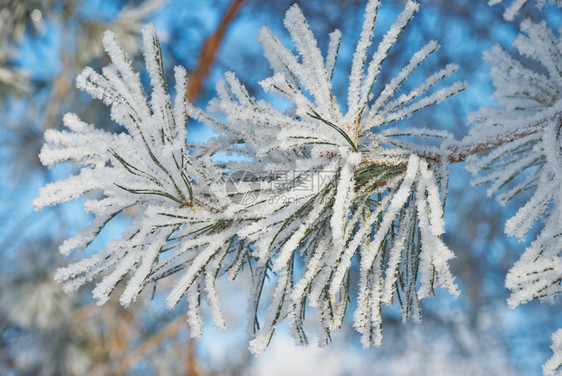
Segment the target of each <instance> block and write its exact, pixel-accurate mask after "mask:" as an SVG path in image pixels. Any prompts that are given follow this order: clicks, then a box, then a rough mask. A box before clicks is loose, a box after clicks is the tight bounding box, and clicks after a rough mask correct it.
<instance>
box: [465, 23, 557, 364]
mask: <svg viewBox="0 0 562 376" xmlns="http://www.w3.org/2000/svg"><path fill="white" fill-rule="evenodd" d="M521 31H522V32H523V34H521V35H519V36H518V37H517V38H516V39H515V41H514V46H515V47H516V48H517V49H518V50H519V52H520V53H521V54H522V55H523V56H525V57H527V58H530V59H532V60H533V61H534V63H536V68H535V69H532V68H528V67H526V66H525V65H524V64H522V63H521V62H519V61H518V60H517V59H516V58H514V57H512V56H510V55H509V54H507V53H506V52H505V51H504V50H502V49H501V48H500V47H499V46H495V47H493V48H492V50H490V51H488V52H486V53H485V55H484V57H485V59H486V61H488V62H489V63H491V64H492V66H493V67H492V73H491V76H492V79H493V82H494V85H495V86H496V88H497V90H496V93H495V97H496V99H497V100H498V102H499V104H500V106H501V107H499V108H487V107H485V108H481V109H480V110H479V111H478V112H476V113H474V114H472V116H471V119H470V120H471V121H472V122H474V123H476V126H475V127H474V128H473V129H472V130H471V132H470V134H469V136H468V138H467V139H465V140H464V142H466V143H467V144H470V143H471V142H474V143H476V144H480V145H484V144H487V145H488V147H487V148H486V149H492V150H491V151H490V152H489V153H487V154H485V155H479V156H478V157H476V156H475V157H472V158H469V159H468V163H467V167H468V168H469V170H471V171H472V172H473V173H475V174H478V176H477V177H476V178H475V180H474V182H475V183H476V184H484V183H490V187H489V189H488V194H490V195H492V194H496V193H498V191H500V190H501V192H500V193H498V195H497V198H498V200H499V201H500V202H501V203H502V204H504V203H506V202H508V201H509V200H511V199H512V198H513V197H514V196H517V195H519V194H520V193H523V192H532V196H531V197H530V198H529V199H528V201H527V203H526V204H525V205H524V206H523V207H521V208H520V209H519V210H518V212H517V213H516V214H515V215H514V216H513V217H512V218H511V219H509V220H508V221H507V223H506V226H505V231H506V233H507V234H508V235H511V236H515V237H517V238H519V239H520V240H524V239H525V236H526V234H527V233H528V232H529V231H530V230H531V229H532V228H533V225H534V224H535V223H536V222H540V223H544V226H543V227H542V229H541V231H540V233H539V234H538V236H537V238H536V239H535V240H534V241H533V242H532V243H531V244H530V246H529V247H528V248H527V249H526V251H525V253H524V254H523V255H522V256H521V258H520V260H519V261H517V263H516V264H515V265H514V266H513V268H512V269H511V270H510V271H509V273H508V275H507V278H506V287H508V288H509V289H511V290H512V294H511V297H510V298H509V300H508V303H509V305H510V306H511V307H515V306H517V305H518V304H521V303H526V302H529V301H530V300H532V299H540V300H545V301H550V302H552V301H554V299H555V298H556V297H557V295H558V294H559V293H560V291H562V287H561V285H560V281H561V280H562V257H561V255H560V249H561V246H562V243H561V242H560V235H561V231H562V230H561V226H560V225H561V224H562V196H561V195H560V194H561V192H562V175H561V174H562V153H561V135H560V131H561V127H562V113H561V112H562V95H561V94H562V49H561V46H562V40H561V39H560V37H559V36H556V35H555V34H554V33H553V32H552V31H551V30H550V29H549V28H548V27H547V25H546V24H545V23H544V22H541V23H538V24H535V23H532V22H531V21H529V20H525V21H523V22H522V24H521ZM558 337H560V336H559V335H558ZM558 337H557V338H558ZM558 342H559V341H558ZM555 347H556V349H555V350H556V351H559V350H560V346H559V344H558V345H556V341H555ZM560 356H562V355H559V356H555V357H554V358H553V359H555V358H556V359H559V357H560ZM553 362H554V361H553V360H551V361H549V365H548V367H547V368H548V369H550V370H552V369H553V368H552V367H553V364H552V363H553ZM560 365H561V364H560V363H558V364H557V365H556V367H558V366H560Z"/></svg>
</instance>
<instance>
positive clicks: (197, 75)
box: [186, 0, 244, 102]
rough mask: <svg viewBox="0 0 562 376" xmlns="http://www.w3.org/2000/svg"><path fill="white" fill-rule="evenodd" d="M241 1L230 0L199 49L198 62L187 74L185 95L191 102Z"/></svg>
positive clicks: (197, 93)
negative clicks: (217, 24) (211, 33)
mask: <svg viewBox="0 0 562 376" xmlns="http://www.w3.org/2000/svg"><path fill="white" fill-rule="evenodd" d="M242 3H244V0H232V2H231V3H230V6H229V7H228V9H227V10H226V13H225V14H224V16H223V18H222V20H221V22H220V23H219V26H218V27H217V29H216V30H215V32H214V33H213V35H211V36H210V37H208V38H207V40H206V41H205V43H204V45H203V49H202V50H201V55H200V56H199V64H198V65H197V68H195V70H193V72H191V74H190V76H189V83H188V85H187V93H186V97H187V100H189V101H190V102H193V101H194V100H195V98H197V96H198V95H199V93H200V92H201V88H202V86H203V82H204V81H205V79H206V78H207V76H208V75H209V72H210V68H211V65H212V63H213V62H214V61H215V55H216V53H217V50H218V49H219V46H220V43H221V41H222V39H223V37H224V34H225V32H226V29H227V27H228V25H229V24H230V23H231V22H232V20H233V19H234V16H235V15H236V13H237V12H238V9H240V6H241V5H242Z"/></svg>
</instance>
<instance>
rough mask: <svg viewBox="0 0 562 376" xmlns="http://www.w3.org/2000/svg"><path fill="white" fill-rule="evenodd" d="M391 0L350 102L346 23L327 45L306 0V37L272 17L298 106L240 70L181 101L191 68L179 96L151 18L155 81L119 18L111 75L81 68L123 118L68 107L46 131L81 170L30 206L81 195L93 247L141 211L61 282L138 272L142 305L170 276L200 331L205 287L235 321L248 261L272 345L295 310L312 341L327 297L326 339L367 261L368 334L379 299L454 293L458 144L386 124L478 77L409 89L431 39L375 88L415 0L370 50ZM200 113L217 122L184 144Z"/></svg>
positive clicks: (286, 88)
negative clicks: (340, 85)
mask: <svg viewBox="0 0 562 376" xmlns="http://www.w3.org/2000/svg"><path fill="white" fill-rule="evenodd" d="M378 6H379V2H378V1H375V0H371V1H369V2H368V4H367V10H366V12H365V21H364V25H363V28H362V31H361V35H360V38H359V42H358V44H357V47H356V49H355V53H354V56H353V62H352V67H351V73H350V76H349V89H348V96H347V100H346V102H345V103H346V104H347V109H344V108H342V104H340V103H338V102H337V100H336V98H335V96H334V94H333V92H332V73H333V69H334V66H335V64H336V60H337V54H338V49H339V43H340V41H341V33H340V32H339V31H337V30H336V31H334V32H332V33H331V34H330V42H329V46H328V51H327V53H326V54H323V53H322V51H321V50H320V49H319V47H318V45H317V42H316V39H315V37H314V35H313V33H312V31H311V29H310V27H309V25H308V23H307V21H306V19H305V17H304V15H303V14H302V12H301V10H300V8H299V7H298V6H297V5H293V6H292V7H291V8H290V9H289V10H288V11H287V14H286V16H285V22H284V24H285V27H286V28H287V30H288V31H289V33H290V34H291V37H292V40H293V42H294V45H295V47H296V53H293V52H291V50H290V49H289V48H287V47H286V46H284V45H283V43H281V42H280V40H279V38H277V37H276V36H275V35H274V34H273V33H272V32H271V30H269V29H268V28H265V27H264V28H263V29H262V30H261V31H260V35H259V41H260V42H261V43H262V44H263V46H264V50H265V56H266V58H267V59H268V60H269V63H270V65H271V68H272V70H273V72H272V75H271V76H269V77H268V78H266V79H265V80H263V81H262V82H261V86H262V87H263V89H264V90H265V91H267V92H272V93H276V94H279V95H281V96H283V97H285V98H286V99H287V100H288V101H289V102H290V103H291V105H292V107H290V108H289V109H288V110H285V111H281V110H280V109H278V108H276V107H275V106H274V105H272V104H270V103H268V102H266V101H265V100H258V99H256V98H253V97H252V96H250V95H249V92H248V90H247V89H246V88H245V87H244V85H243V84H242V83H240V82H239V80H238V79H237V78H236V76H235V75H234V74H233V73H227V74H225V77H224V79H222V80H220V81H219V82H218V83H217V88H216V90H217V97H216V98H215V99H213V100H212V101H211V102H210V104H209V107H208V108H207V109H206V110H203V109H200V108H197V107H195V106H193V104H191V103H188V102H187V101H186V99H185V97H186V95H185V93H186V86H187V78H186V72H185V70H184V69H183V68H180V67H176V69H175V80H176V88H175V100H174V102H173V103H172V101H171V100H170V96H169V94H168V86H167V83H166V80H165V77H166V75H165V72H164V71H163V67H164V64H163V61H162V53H161V51H160V45H159V41H158V38H157V37H156V34H155V31H154V28H153V27H152V26H147V27H146V28H145V29H144V31H143V50H144V57H145V62H146V68H147V70H148V73H149V75H150V85H151V87H152V90H151V93H150V96H149V97H148V96H147V95H146V94H145V92H144V88H143V87H142V85H141V82H140V78H139V74H138V73H136V72H134V71H133V70H132V68H131V63H130V61H129V59H128V57H127V56H126V55H125V54H124V53H123V52H122V50H121V48H120V47H119V45H118V44H117V41H116V38H115V35H114V34H112V33H111V32H107V33H106V34H105V37H104V40H103V43H104V46H105V49H106V51H107V53H108V55H109V56H110V57H111V60H112V64H111V65H109V66H107V67H105V68H104V69H103V70H102V73H98V72H96V71H94V70H92V69H90V68H86V69H84V71H83V72H82V74H81V75H80V76H79V77H78V80H77V84H78V87H79V88H81V89H82V90H85V91H86V92H88V93H89V94H90V95H92V96H93V97H94V98H97V99H100V100H102V101H103V102H104V103H105V104H106V105H107V106H108V107H110V111H111V116H112V119H113V120H114V121H115V122H116V123H117V124H119V125H120V126H122V127H123V129H122V132H121V133H118V134H114V133H109V132H106V131H102V130H100V129H97V128H95V127H94V126H92V125H88V124H86V123H84V122H82V121H81V120H80V119H78V117H77V116H76V115H72V114H69V115H67V116H66V117H65V125H66V127H67V128H68V130H64V131H55V130H52V131H49V132H47V134H46V144H45V146H44V147H43V149H42V152H41V160H42V161H43V163H44V164H46V165H49V166H52V165H55V164H57V163H61V162H73V163H74V164H76V165H77V166H79V167H80V172H79V173H78V174H77V175H75V176H71V177H70V178H68V179H66V180H63V181H59V182H56V183H52V184H49V185H47V186H45V187H44V188H42V189H41V192H40V195H39V197H38V198H37V199H35V201H34V205H35V207H36V208H38V209H39V208H42V207H44V206H48V205H56V204H59V203H62V202H65V201H68V200H72V199H75V198H79V197H85V198H86V201H85V202H84V207H85V209H86V210H87V211H89V212H91V213H93V214H94V220H93V222H92V224H91V225H90V226H89V227H88V228H86V229H84V230H83V231H82V232H81V233H80V234H78V235H77V236H76V237H74V238H72V239H70V240H67V241H66V242H64V243H63V245H62V246H61V251H63V252H64V253H67V254H68V253H70V252H72V251H76V252H78V251H81V250H83V249H85V248H87V247H88V246H89V244H90V243H91V242H92V241H93V239H95V238H96V236H97V235H98V234H99V232H100V231H101V229H102V228H103V227H104V226H105V225H106V224H107V223H108V222H109V221H111V220H112V218H114V217H115V216H117V215H119V214H120V213H121V212H123V211H124V210H127V209H129V208H135V212H136V214H134V217H133V220H132V223H131V224H130V226H129V227H128V228H127V229H126V230H125V231H124V232H123V234H122V236H121V238H120V239H113V240H111V241H110V242H109V243H108V244H107V246H106V248H105V249H103V250H101V251H99V252H97V253H95V254H94V255H92V256H90V257H88V258H84V259H82V260H80V261H77V262H75V263H74V264H71V265H70V266H68V267H64V268H61V269H59V271H58V273H57V279H58V280H59V281H64V282H65V289H66V290H67V291H72V290H75V289H77V288H79V287H80V286H81V285H83V284H84V283H86V282H90V281H92V280H94V279H95V280H96V281H97V280H98V279H100V278H101V281H99V282H98V284H97V286H96V287H95V288H94V291H93V294H94V297H95V298H96V299H97V300H98V302H99V303H100V304H102V303H104V302H105V301H107V299H109V296H110V293H111V292H112V291H113V290H114V288H115V287H116V286H117V285H118V284H120V283H121V282H122V281H126V282H124V283H125V289H124V292H123V294H122V295H121V298H120V301H121V303H122V304H123V305H128V304H130V303H131V302H132V301H134V300H135V299H136V298H137V297H138V296H139V294H140V292H141V291H142V290H143V288H144V287H146V286H147V285H148V284H150V283H156V282H158V281H159V280H160V279H162V278H167V277H170V276H172V275H174V276H176V278H175V284H174V286H173V287H172V289H171V292H170V294H169V295H168V297H167V300H166V303H167V306H168V307H173V306H175V305H176V304H177V303H178V302H179V301H180V300H181V299H182V298H183V297H184V296H186V300H187V303H188V306H189V308H188V320H189V322H190V325H191V328H192V334H194V335H200V334H201V333H202V323H201V317H202V315H201V312H200V307H199V305H200V301H201V298H206V300H207V302H208V303H209V306H210V307H211V309H212V316H213V320H214V322H215V324H216V325H217V326H218V327H219V328H224V326H225V320H224V318H223V316H222V314H221V310H220V306H219V301H220V299H219V296H218V292H217V288H216V285H215V282H216V279H217V278H218V277H220V276H222V275H224V274H226V275H227V277H228V278H229V279H230V280H233V279H234V278H236V276H238V275H239V274H241V271H242V270H244V269H245V270H247V271H248V272H249V275H250V277H251V280H252V282H251V290H250V298H249V302H248V303H249V304H248V306H249V307H248V310H249V317H250V322H249V330H250V332H251V333H252V334H254V335H255V338H254V339H253V340H252V341H251V344H250V348H251V351H253V352H254V353H256V354H259V353H261V352H263V351H264V350H265V349H266V348H267V346H268V344H269V342H270V340H271V337H272V335H273V333H274V331H275V328H276V326H277V325H278V324H279V323H280V322H281V321H282V320H284V319H288V321H289V327H290V330H291V333H292V335H293V336H294V338H295V340H296V341H297V343H307V342H308V339H307V336H306V334H305V330H304V327H305V322H304V316H305V314H304V313H305V312H306V311H307V310H309V309H310V308H308V307H307V306H309V307H311V308H312V309H313V310H314V311H315V313H316V321H317V323H319V325H318V326H319V327H320V331H319V332H320V334H319V341H320V343H323V344H325V343H328V342H329V341H330V335H331V332H332V331H334V330H337V329H339V328H340V327H341V325H342V323H343V320H344V316H345V313H346V310H347V307H348V304H349V302H350V299H352V298H353V297H352V296H351V291H352V289H351V286H350V283H351V282H350V281H351V280H353V278H352V277H351V276H352V274H354V273H358V276H359V292H358V296H357V297H356V299H357V309H356V312H355V314H354V319H355V324H354V326H355V328H356V329H357V330H358V331H359V332H360V333H361V334H362V343H363V345H364V346H369V345H370V344H372V343H374V344H380V343H381V340H382V329H381V328H382V327H381V322H382V319H381V305H382V304H383V303H385V304H392V303H393V302H394V301H396V302H398V304H399V305H400V307H401V309H402V314H403V319H404V320H407V319H409V318H413V319H415V320H419V319H420V318H421V313H420V306H419V300H420V299H422V298H424V297H427V296H429V295H432V294H433V293H434V289H435V288H437V287H442V288H444V289H447V290H449V291H450V292H451V293H452V294H454V295H456V294H458V290H457V287H456V285H455V283H454V278H453V276H452V275H451V273H450V271H449V266H448V262H449V261H450V260H451V259H452V258H453V257H454V255H453V253H452V251H451V250H449V248H448V247H447V246H446V245H445V243H444V242H443V239H442V236H443V233H444V222H443V202H442V192H441V191H442V187H444V186H446V184H445V183H446V182H445V181H444V180H445V179H446V173H444V171H445V170H446V164H447V162H448V160H447V159H446V158H442V150H441V149H440V148H438V147H429V146H423V145H419V144H416V143H414V142H413V141H412V140H413V139H420V138H422V139H423V138H426V137H430V138H432V139H438V140H450V139H451V135H450V134H448V133H447V132H445V131H442V130H437V129H427V128H422V127H419V128H416V127H408V128H403V127H401V129H397V128H389V127H388V126H386V125H387V124H389V123H393V122H396V121H399V120H402V119H405V118H408V117H409V116H410V115H412V114H413V113H414V112H416V111H418V110H421V109H423V108H425V107H427V106H430V105H432V104H435V103H439V102H441V101H442V100H444V99H446V98H447V97H449V96H451V95H455V94H456V93H458V92H460V91H462V90H464V89H465V87H466V84H464V83H460V82H456V83H452V84H446V83H445V81H446V79H447V78H448V77H449V76H451V75H452V74H453V73H454V72H455V71H456V66H454V65H447V66H446V67H444V68H443V69H440V70H438V71H437V72H435V73H434V74H431V75H430V76H429V77H427V78H426V79H425V81H423V82H422V83H421V84H419V85H418V86H417V87H416V88H414V89H412V90H410V91H405V90H403V88H402V86H403V84H404V82H406V80H408V79H409V77H410V75H411V74H412V72H414V71H415V70H416V69H417V67H418V66H420V65H421V64H422V63H423V62H424V61H425V60H426V59H427V58H428V57H429V56H430V55H431V54H433V53H435V52H436V51H437V50H438V48H439V46H438V44H437V43H436V42H434V41H431V42H429V43H427V44H426V45H425V46H423V47H421V49H420V50H419V51H418V52H416V53H414V54H413V56H412V58H411V60H410V61H409V62H408V63H407V64H406V65H404V66H403V67H402V68H401V69H400V71H399V73H398V74H397V75H396V77H394V78H393V79H391V80H390V81H389V82H387V83H383V84H382V85H378V86H380V87H381V90H380V92H379V93H376V92H374V91H373V87H374V85H375V82H376V81H377V79H378V78H379V76H381V75H379V73H380V71H381V70H382V69H385V68H384V61H385V59H386V57H387V55H388V53H389V51H390V49H391V48H392V47H393V45H394V44H395V42H396V41H397V39H398V38H399V37H400V35H401V34H402V33H403V32H404V30H405V28H406V26H407V25H408V23H409V22H410V21H411V19H412V18H413V17H414V15H415V13H416V12H417V10H418V7H419V5H418V4H417V3H415V2H413V1H408V2H407V3H406V5H405V7H404V10H403V11H402V13H401V14H400V15H399V16H398V18H397V20H396V22H395V23H394V24H393V25H392V26H391V27H390V28H389V30H388V31H387V32H386V33H385V34H384V36H383V37H382V41H381V42H380V44H379V45H378V46H377V47H376V48H375V49H374V51H375V52H374V54H373V55H372V56H368V50H369V49H370V47H371V43H372V35H373V31H374V29H375V20H376V16H377V10H378ZM410 86H411V85H410ZM188 117H190V118H193V119H196V120H199V121H201V122H203V123H205V124H207V125H208V126H210V127H212V128H213V129H214V130H215V131H216V133H217V135H218V136H217V137H215V138H213V139H211V140H210V141H209V142H208V144H206V145H202V146H201V147H194V148H192V149H190V150H189V151H188V149H187V145H186V137H187V132H186V121H187V118H188ZM219 151H221V152H226V153H228V154H230V155H233V156H235V157H236V156H238V157H240V158H233V160H231V161H229V162H224V163H223V162H221V164H220V165H219V164H218V162H217V163H215V162H214V160H213V157H216V153H217V152H219ZM354 259H356V260H357V261H358V264H359V270H358V271H357V270H355V267H354V266H353V265H354V263H353V260H354ZM271 277H273V278H271ZM267 279H270V281H271V282H268V283H272V284H273V285H274V286H273V293H272V299H271V301H270V303H269V307H268V308H267V309H265V308H264V307H260V302H261V301H262V300H263V297H262V294H265V291H266V289H265V288H264V285H265V284H266V280H267ZM264 311H265V312H264ZM264 314H265V319H263V320H262V316H263V315H264ZM260 321H261V322H260Z"/></svg>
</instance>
